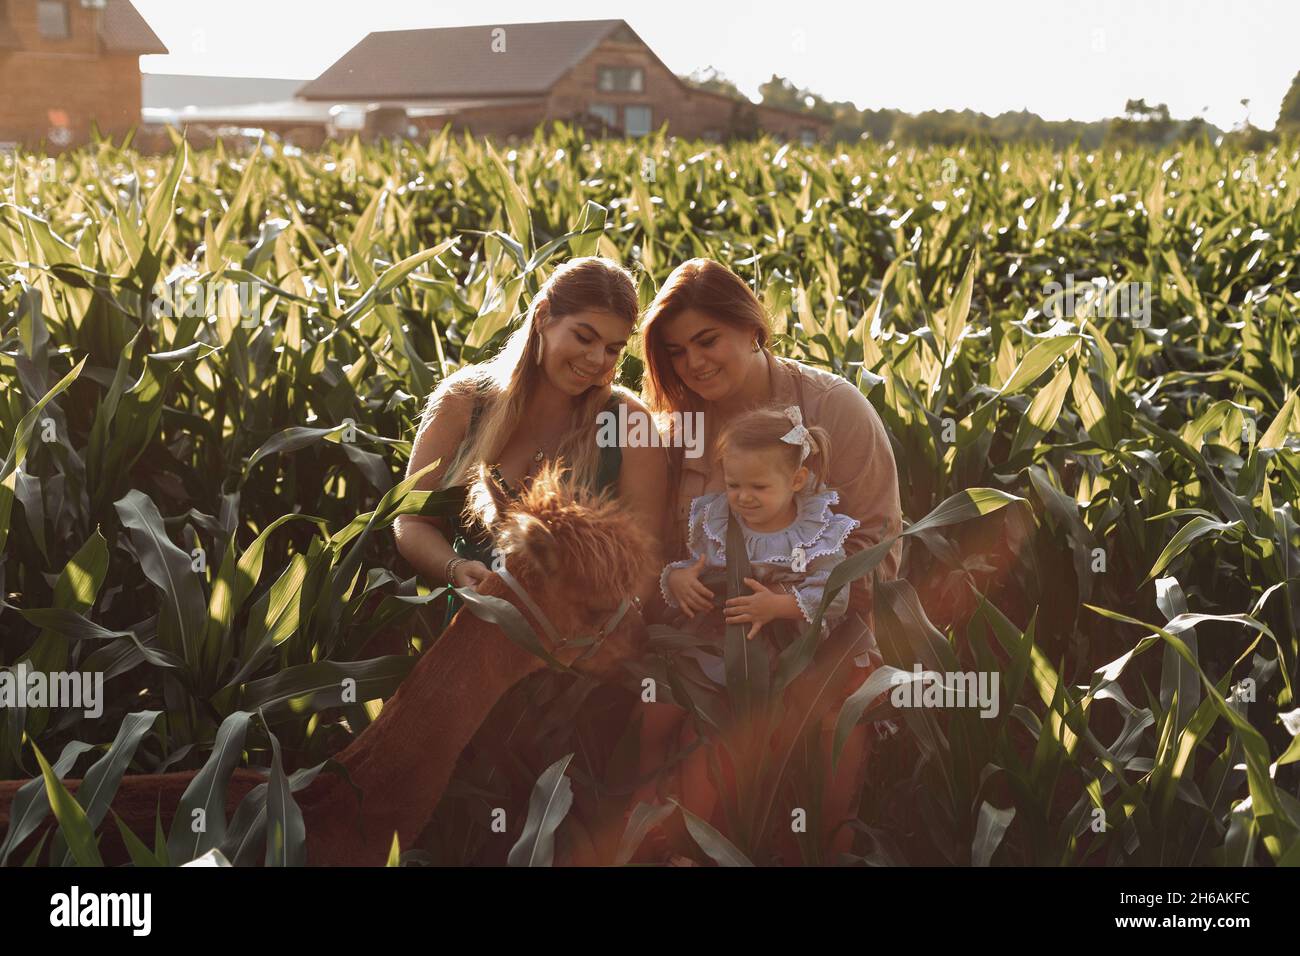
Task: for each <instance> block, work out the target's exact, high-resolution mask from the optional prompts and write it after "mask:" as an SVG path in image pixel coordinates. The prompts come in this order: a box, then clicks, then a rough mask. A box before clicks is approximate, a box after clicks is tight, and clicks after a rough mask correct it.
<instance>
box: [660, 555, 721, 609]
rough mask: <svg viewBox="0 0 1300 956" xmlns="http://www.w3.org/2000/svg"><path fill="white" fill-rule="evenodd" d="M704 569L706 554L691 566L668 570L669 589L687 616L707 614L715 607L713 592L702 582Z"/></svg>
mask: <svg viewBox="0 0 1300 956" xmlns="http://www.w3.org/2000/svg"><path fill="white" fill-rule="evenodd" d="M703 570H704V555H700V559H699V560H698V561H696V562H695V563H694V564H692V565H691V566H690V567H689V568H674V569H673V570H671V571H669V572H668V591H669V592H670V593H671V594H672V596H673V600H675V601H676V602H677V603H678V605H679V606H680V607H681V609H682V610H683V611H685V612H686V616H687V617H695V615H696V614H707V613H708V612H709V610H710V609H711V608H712V607H713V592H712V591H710V590H709V589H708V588H706V587H705V586H704V585H703V584H701V583H700V572H701V571H703Z"/></svg>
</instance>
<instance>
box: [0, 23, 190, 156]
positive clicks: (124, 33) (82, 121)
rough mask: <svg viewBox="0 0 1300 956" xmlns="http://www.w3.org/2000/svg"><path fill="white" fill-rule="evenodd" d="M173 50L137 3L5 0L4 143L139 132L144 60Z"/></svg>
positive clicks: (0, 124) (0, 103)
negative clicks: (96, 132)
mask: <svg viewBox="0 0 1300 956" xmlns="http://www.w3.org/2000/svg"><path fill="white" fill-rule="evenodd" d="M166 52H167V48H166V47H165V46H163V44H162V41H160V40H159V39H158V37H157V36H156V35H155V34H154V32H153V30H151V29H150V28H149V24H148V23H146V22H145V20H144V18H143V17H142V16H140V13H139V11H137V10H136V9H135V7H134V6H132V5H131V3H130V0H0V143H23V144H26V145H32V146H34V145H37V144H39V143H42V142H44V143H45V144H46V145H47V147H49V148H53V149H59V148H62V147H65V146H70V145H76V144H78V143H84V142H86V140H87V139H89V137H90V130H91V124H92V123H94V124H97V125H98V127H99V129H100V130H101V131H102V132H104V133H111V134H114V135H121V134H123V133H125V132H127V131H128V130H131V129H134V128H135V127H136V126H138V125H139V124H140V105H141V93H140V55H141V54H145V53H166Z"/></svg>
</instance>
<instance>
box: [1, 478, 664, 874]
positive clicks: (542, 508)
mask: <svg viewBox="0 0 1300 956" xmlns="http://www.w3.org/2000/svg"><path fill="white" fill-rule="evenodd" d="M496 504H497V508H498V513H500V514H501V515H502V519H501V523H500V529H499V538H500V541H501V544H502V546H503V548H504V550H505V552H506V554H507V561H508V566H509V567H510V570H511V573H512V574H514V575H515V577H516V578H517V579H518V580H519V581H520V582H521V583H522V584H523V585H524V587H525V588H526V589H527V590H528V593H529V594H530V595H531V596H532V597H533V599H534V600H535V601H536V602H537V604H538V605H539V606H540V607H541V608H542V609H543V611H544V612H545V613H546V615H547V616H548V617H549V618H550V619H551V621H552V622H553V623H554V625H555V627H556V629H557V630H558V632H559V633H560V634H561V635H564V639H565V640H567V639H569V638H572V637H581V636H584V635H587V634H590V633H593V632H594V631H595V630H596V628H597V627H599V625H600V624H602V623H603V622H604V621H605V620H606V619H607V618H608V617H609V612H610V611H611V610H612V609H613V608H614V607H616V606H617V605H618V603H619V601H620V600H621V599H622V598H623V596H625V595H627V594H629V593H631V591H632V588H633V586H634V582H636V581H637V580H639V579H640V578H641V577H642V576H643V575H645V574H646V573H648V571H649V570H650V569H649V567H648V564H649V562H650V561H652V560H653V559H652V557H651V555H652V550H651V541H650V538H649V537H648V535H647V534H646V533H645V532H644V531H643V530H642V529H641V528H640V527H638V526H637V523H636V520H635V518H634V517H632V516H631V515H630V514H628V513H626V512H624V511H623V510H622V509H620V508H619V507H618V506H617V505H615V504H613V503H611V502H609V501H605V500H600V499H593V498H589V497H585V496H582V495H579V494H577V493H575V492H574V491H573V489H572V488H570V487H568V486H566V484H565V483H564V481H563V479H562V477H561V475H560V473H559V471H558V470H556V469H550V470H547V471H546V472H544V473H543V474H542V475H541V476H539V477H538V479H537V480H536V481H535V482H534V483H533V486H532V488H531V490H530V491H529V493H528V494H527V495H525V497H524V498H523V499H522V500H521V501H520V502H518V503H517V504H514V505H508V504H507V503H506V502H505V501H501V500H498V501H497V502H496ZM480 593H483V594H487V595H491V596H494V597H499V598H503V599H505V600H507V601H510V602H511V603H512V604H515V605H516V606H517V607H518V606H519V605H520V602H519V600H518V599H517V598H516V597H515V595H514V593H513V592H512V591H510V589H509V588H507V586H506V585H505V583H504V582H503V581H501V580H500V578H497V577H495V576H494V577H492V578H490V579H488V581H487V582H485V583H484V585H483V586H482V588H481V589H480ZM520 610H521V611H523V613H524V615H525V616H526V617H531V615H530V614H529V612H527V611H526V610H524V609H523V608H522V607H520ZM534 628H535V630H536V631H537V633H538V635H539V636H540V637H541V638H542V640H543V643H544V644H545V643H546V639H545V635H544V633H543V629H542V628H540V627H538V626H537V625H536V624H534ZM642 634H644V625H643V623H642V621H641V618H640V615H639V614H637V613H636V611H635V610H634V609H629V611H628V613H627V615H626V616H625V617H624V618H623V620H622V622H621V623H620V625H619V626H618V627H617V628H616V629H615V630H614V631H613V632H612V633H611V634H610V635H609V636H608V637H606V638H605V640H604V641H603V642H602V644H601V646H600V648H599V651H598V652H597V653H595V654H594V655H592V656H591V657H590V658H587V659H585V660H583V661H581V662H579V661H578V657H579V654H580V653H581V652H582V651H585V650H587V648H585V647H578V648H566V647H563V646H560V647H549V646H548V647H547V651H548V652H549V653H551V654H553V655H554V656H555V658H556V659H557V660H559V661H560V662H561V663H562V664H565V665H573V666H575V667H577V668H579V669H581V670H583V671H584V672H587V673H592V674H594V675H596V676H602V675H608V674H610V673H612V672H613V671H614V670H615V669H616V668H617V667H618V665H619V662H620V661H621V660H623V659H625V658H627V657H629V656H630V655H631V654H633V653H634V652H635V650H636V647H637V644H638V639H639V637H640V636H641V635H642ZM543 666H545V665H544V663H543V662H542V660H541V659H540V658H538V657H536V656H535V655H533V654H531V653H530V652H528V651H527V650H524V649H523V648H520V647H519V646H517V645H516V644H514V643H513V642H511V641H510V640H509V639H507V638H506V637H505V636H504V635H503V634H502V632H501V630H500V628H498V627H497V626H496V625H494V624H489V623H487V622H485V621H482V620H480V619H479V618H477V617H475V616H474V615H473V614H471V613H470V612H469V611H468V610H461V611H460V612H459V613H458V614H457V615H456V617H455V618H454V619H453V620H452V622H451V625H450V626H449V627H448V628H447V630H446V631H445V632H443V634H442V635H441V637H439V639H438V640H437V641H436V642H435V643H434V645H433V647H432V648H430V649H429V650H428V651H427V652H425V653H424V654H423V655H422V656H421V658H420V661H419V663H418V664H416V666H415V668H414V669H413V670H412V671H411V674H410V675H409V676H408V677H407V678H406V680H405V681H404V682H403V683H402V685H401V686H400V687H399V688H398V689H397V692H396V693H395V694H394V695H393V696H392V698H390V699H389V700H388V701H386V702H385V704H384V708H383V710H382V711H381V713H380V715H379V718H378V719H377V720H375V722H374V723H372V724H371V725H370V726H369V727H367V728H366V730H365V731H364V732H363V733H362V734H361V735H360V736H359V737H358V738H357V739H356V740H354V741H353V742H352V743H351V744H350V745H349V746H348V747H347V748H345V749H344V750H343V751H341V752H340V753H339V754H337V755H335V759H336V760H338V761H339V762H340V763H341V764H342V765H343V766H344V767H346V768H347V770H348V774H349V777H350V779H351V782H352V784H353V785H355V786H356V787H357V788H359V789H360V791H361V793H362V800H361V802H360V803H358V802H357V799H356V796H355V794H354V791H353V790H352V788H351V787H349V786H348V784H346V783H344V782H343V781H342V780H341V779H340V778H339V777H337V776H335V775H332V774H322V775H321V776H320V777H318V778H317V779H316V780H315V781H314V782H313V783H312V784H311V785H310V786H309V787H308V788H306V789H305V790H303V791H301V792H300V793H299V794H297V795H296V799H297V800H298V803H299V805H300V806H301V808H302V811H303V817H304V820H305V822H306V826H307V860H308V862H309V863H311V864H325V865H379V864H382V863H383V861H384V858H385V856H386V855H387V852H388V848H389V847H390V846H391V844H392V840H393V834H394V832H396V833H397V834H398V839H399V841H400V845H401V846H403V847H410V846H412V845H413V844H414V842H415V840H416V838H417V837H418V835H419V833H420V831H421V830H422V829H423V827H424V825H425V823H426V822H427V821H428V819H429V817H430V816H431V815H432V813H433V811H434V808H435V807H436V806H437V803H438V800H439V798H440V797H441V796H442V793H443V790H444V789H445V788H446V785H447V782H448V780H449V779H450V777H451V774H452V771H453V770H454V769H455V766H456V761H457V758H458V757H459V755H460V752H461V750H463V749H464V747H465V745H466V744H467V743H468V742H469V740H470V738H471V737H472V736H473V735H474V732H475V731H476V730H477V729H478V727H479V725H480V724H482V722H483V721H484V719H485V718H486V717H487V715H488V713H489V712H490V711H491V709H492V707H493V705H494V704H495V703H496V701H497V700H498V699H500V697H501V696H502V695H503V694H504V693H505V692H506V691H507V690H509V689H510V688H511V687H512V686H513V685H514V684H515V683H517V682H518V681H519V680H521V679H522V678H524V677H525V676H527V675H528V674H530V673H532V672H534V671H536V670H538V669H540V668H541V667H543ZM194 773H195V772H194V771H186V772H183V773H169V774H147V775H136V776H128V777H126V778H124V779H123V780H122V784H121V787H120V788H119V790H118V793H117V795H116V797H115V798H114V801H113V809H114V811H116V812H117V813H118V815H119V816H121V817H122V820H123V822H125V823H126V825H127V826H129V827H130V828H131V830H132V831H133V832H135V833H136V834H137V835H140V836H142V837H145V838H147V837H148V835H149V834H151V833H152V832H153V829H154V814H155V807H156V806H157V805H158V804H159V802H161V808H162V818H163V825H164V827H168V826H169V824H170V821H171V818H172V817H173V816H174V815H175V811H176V806H177V804H178V803H179V801H180V797H181V794H182V793H183V792H184V791H185V788H186V787H187V786H189V783H190V781H191V780H192V779H193V777H194ZM261 779H262V778H261V776H260V775H259V774H257V773H256V772H254V771H252V770H247V769H241V770H237V771H236V772H235V776H234V778H233V779H232V781H231V786H230V788H229V791H228V794H227V800H226V815H227V818H228V819H229V817H231V816H232V815H233V814H234V811H235V809H236V807H237V806H238V804H239V802H240V801H241V800H242V799H243V797H244V795H245V794H247V793H248V791H249V790H251V789H252V788H253V787H254V786H256V785H257V783H258V782H260V781H261ZM25 782H26V781H22V780H8V781H0V833H2V832H3V831H4V830H5V829H6V828H7V826H8V822H9V810H10V806H11V805H12V803H13V799H14V795H15V794H16V793H17V790H18V788H19V787H20V786H22V784H23V783H25ZM80 782H81V781H79V780H68V781H65V783H66V785H67V786H68V788H69V789H70V790H72V791H73V792H74V793H75V792H76V789H77V787H78V786H79V784H80ZM45 826H49V821H48V820H47V822H46V824H45ZM100 830H101V834H102V843H101V852H102V853H103V855H104V858H105V861H106V862H122V861H124V860H125V850H124V847H123V846H122V842H121V838H120V836H119V835H118V832H117V828H116V826H114V825H113V824H112V823H111V822H109V821H106V822H105V824H104V825H103V826H101V828H100ZM40 832H41V831H38V833H37V834H35V835H33V836H32V837H31V838H29V839H28V840H27V841H26V843H25V844H24V845H23V846H22V847H20V848H19V852H18V853H16V854H15V856H16V857H17V859H18V860H21V859H22V858H23V856H22V855H21V854H23V853H25V852H27V851H29V850H30V849H31V847H33V846H35V841H36V840H37V839H39V836H40Z"/></svg>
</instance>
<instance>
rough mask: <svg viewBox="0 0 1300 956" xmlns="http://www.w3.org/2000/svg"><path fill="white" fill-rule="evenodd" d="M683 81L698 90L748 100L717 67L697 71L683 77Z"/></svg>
mask: <svg viewBox="0 0 1300 956" xmlns="http://www.w3.org/2000/svg"><path fill="white" fill-rule="evenodd" d="M682 81H683V82H685V83H686V84H687V85H688V86H693V87H695V88H696V89H697V90H706V91H708V92H710V93H722V94H724V95H726V96H734V97H735V98H736V99H748V97H747V96H745V94H744V93H742V92H740V87H738V86H737V85H736V84H735V83H733V82H732V81H731V80H729V79H727V78H726V77H725V76H724V75H723V74H722V73H721V72H719V71H718V69H717V68H716V67H712V66H706V67H705V68H704V69H702V70H696V71H695V72H694V73H692V74H690V75H689V76H683V77H682Z"/></svg>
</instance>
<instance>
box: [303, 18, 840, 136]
mask: <svg viewBox="0 0 1300 956" xmlns="http://www.w3.org/2000/svg"><path fill="white" fill-rule="evenodd" d="M298 98H299V99H300V100H306V101H310V102H319V103H358V102H360V103H368V104H371V105H372V107H373V106H376V105H378V106H382V107H386V109H385V110H384V111H383V112H382V113H381V114H380V115H381V116H383V117H385V119H386V121H387V122H388V123H389V124H390V125H391V129H386V130H377V132H381V133H390V134H401V133H409V132H413V131H417V130H428V129H437V128H439V127H441V126H444V125H447V124H451V125H452V126H453V127H455V128H457V129H465V130H467V131H469V132H471V133H473V134H474V135H479V136H494V137H509V136H527V135H530V134H531V133H532V131H533V130H534V129H536V128H537V126H538V125H539V124H542V123H546V122H549V121H552V120H563V121H567V122H578V123H580V124H582V125H584V126H587V127H589V128H593V129H597V130H607V131H609V132H612V133H614V134H625V135H628V136H642V135H645V134H647V133H649V132H650V131H651V130H655V129H658V128H659V127H660V126H662V125H664V124H667V126H668V128H669V130H670V132H672V133H674V134H675V135H678V136H684V137H698V138H703V139H723V138H726V137H728V136H732V135H748V134H754V133H759V132H766V133H770V134H772V135H774V136H778V137H783V138H786V139H797V140H802V141H804V142H813V141H816V140H819V139H821V138H823V137H825V135H826V134H827V132H828V131H829V127H830V121H829V120H826V119H823V118H821V117H817V116H813V115H812V114H809V113H805V112H797V111H793V110H786V109H777V108H773V107H767V106H758V105H755V104H753V103H750V102H748V101H747V100H741V99H736V98H733V97H730V96H726V95H723V94H720V93H714V92H706V91H703V90H698V89H695V88H694V87H692V86H690V85H688V84H687V83H685V82H684V81H683V80H682V79H681V78H679V77H678V76H677V75H676V74H674V73H673V72H672V70H670V69H669V68H668V67H667V66H665V65H664V63H663V61H662V60H660V59H659V57H658V56H657V55H656V54H655V52H654V51H653V50H652V49H650V47H649V46H648V45H647V44H646V43H645V41H643V40H642V39H641V38H640V37H639V36H638V35H637V34H636V32H635V31H634V30H633V29H632V28H631V27H630V26H628V24H627V23H626V22H625V21H623V20H576V21H563V22H552V23H509V24H496V25H483V26H473V27H447V28H436V29H423V30H394V31H385V32H380V33H371V34H369V35H368V36H367V37H366V38H365V39H363V40H362V41H361V42H360V43H358V44H357V45H356V46H355V47H353V48H352V49H351V50H349V51H348V52H347V53H346V54H344V56H343V57H342V58H341V59H339V60H338V61H337V62H336V63H334V64H333V65H332V66H330V67H329V68H328V69H327V70H325V72H324V73H322V74H321V75H320V76H318V77H317V78H316V79H315V80H313V81H311V82H310V83H307V84H306V85H304V86H303V87H302V88H301V89H300V90H299V91H298ZM412 128H414V129H412Z"/></svg>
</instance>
